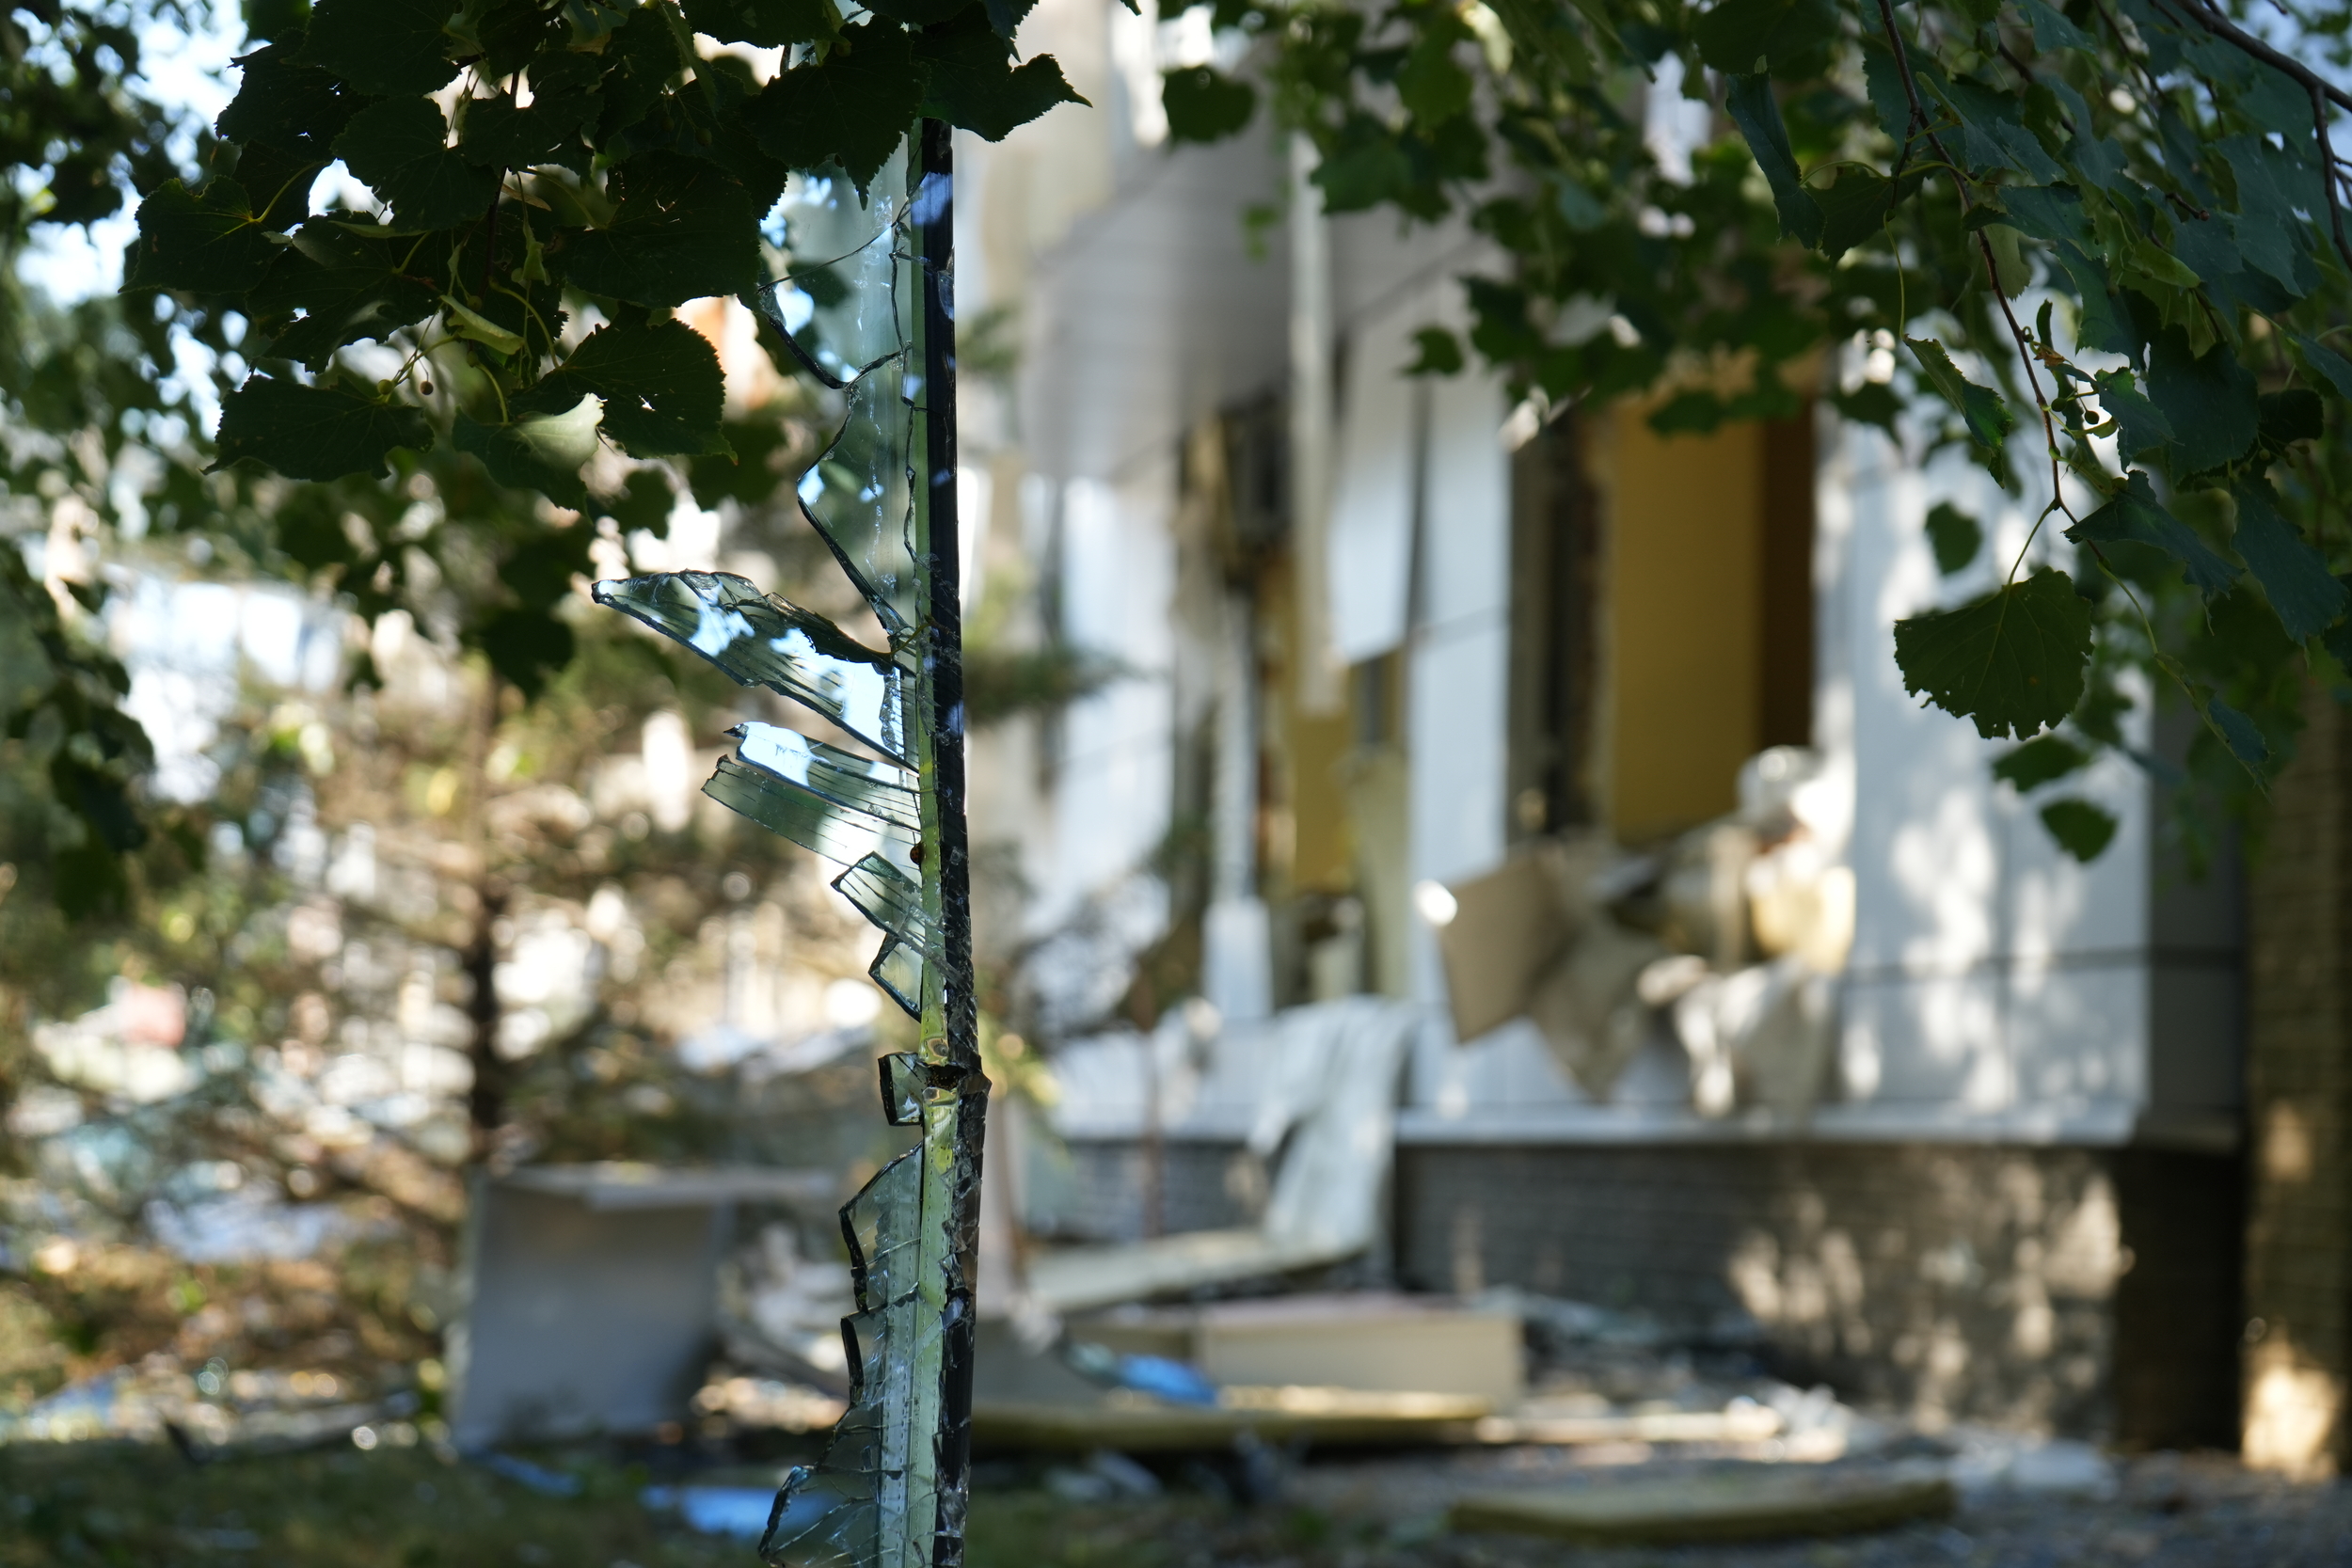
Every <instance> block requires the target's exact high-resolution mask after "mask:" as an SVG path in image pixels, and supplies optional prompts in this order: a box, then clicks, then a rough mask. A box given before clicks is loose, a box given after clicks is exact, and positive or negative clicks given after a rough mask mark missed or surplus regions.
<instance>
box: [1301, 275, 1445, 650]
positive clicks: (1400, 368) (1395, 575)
mask: <svg viewBox="0 0 2352 1568" xmlns="http://www.w3.org/2000/svg"><path fill="white" fill-rule="evenodd" d="M1428 314H1429V313H1428V309H1427V306H1426V302H1425V301H1424V300H1422V298H1420V297H1419V296H1415V297H1412V298H1408V299H1407V300H1406V302H1405V303H1404V304H1402V305H1398V306H1395V307H1392V308H1391V309H1389V310H1387V311H1385V312H1384V313H1382V314H1380V315H1377V316H1374V317H1371V318H1369V319H1368V320H1366V321H1365V322H1364V323H1363V324H1362V325H1360V326H1359V327H1358V328H1357V330H1356V332H1355V335H1354V338H1355V341H1354V342H1353V343H1352V344H1351V345H1350V351H1349V354H1348V359H1347V396H1346V401H1345V403H1344V404H1343V408H1342V412H1341V415H1340V439H1339V473H1338V474H1337V475H1336V476H1335V480H1336V483H1334V484H1333V487H1332V496H1331V526H1330V531H1329V534H1328V541H1329V542H1328V545H1327V554H1326V556H1325V560H1326V562H1327V571H1328V577H1327V579H1326V580H1327V583H1328V585H1329V590H1330V596H1331V646H1332V650H1333V652H1334V653H1336V654H1337V655H1338V657H1339V659H1340V661H1341V662H1342V663H1344V664H1355V663H1358V662H1359V661H1361V660H1363V659H1367V658H1374V657H1378V656H1379V655H1381V654H1385V653H1387V652H1388V651H1389V650H1390V649H1391V648H1394V647H1396V646H1397V645H1398V644H1400V643H1402V642H1403V641H1405V622H1406V613H1407V611H1408V609H1409V606H1410V602H1411V596H1412V584H1413V500H1414V497H1413V481H1414V471H1413V470H1414V467H1415V457H1416V452H1415V450H1414V449H1415V446H1416V444H1417V441H1418V436H1419V432H1418V431H1417V429H1416V428H1415V427H1416V424H1417V422H1418V421H1416V420H1415V419H1414V416H1413V407H1414V403H1415V401H1416V399H1417V397H1418V395H1419V392H1420V386H1419V384H1418V383H1417V382H1415V381H1412V380H1409V379H1407V378H1406V375H1405V374H1404V373H1403V372H1404V369H1405V367H1406V365H1408V364H1410V363H1412V360H1413V341H1412V340H1413V333H1414V332H1415V331H1416V330H1418V329H1419V328H1420V327H1422V326H1424V325H1427V324H1428Z"/></svg>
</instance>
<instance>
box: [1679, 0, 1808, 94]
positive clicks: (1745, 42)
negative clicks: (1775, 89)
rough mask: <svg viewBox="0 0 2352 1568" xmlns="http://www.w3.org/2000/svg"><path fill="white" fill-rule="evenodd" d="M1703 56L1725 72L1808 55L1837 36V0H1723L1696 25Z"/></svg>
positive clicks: (1775, 65)
mask: <svg viewBox="0 0 2352 1568" xmlns="http://www.w3.org/2000/svg"><path fill="white" fill-rule="evenodd" d="M1691 37H1692V40H1695V41H1696V42H1697V44H1698V46H1699V58H1700V59H1702V60H1704V61H1706V62H1707V64H1708V66H1709V67H1711V68H1713V69H1714V70H1716V71H1722V72H1723V73H1724V75H1726V76H1746V75H1750V74H1754V73H1756V71H1757V65H1756V62H1757V61H1759V60H1761V61H1762V62H1763V69H1764V70H1766V71H1777V70H1779V69H1780V68H1781V67H1782V66H1784V65H1788V64H1789V63H1791V62H1793V61H1796V60H1799V59H1802V58H1804V56H1806V55H1812V54H1815V53H1817V52H1818V51H1820V50H1821V49H1822V48H1824V47H1826V46H1827V45H1828V44H1829V43H1831V42H1832V41H1833V40H1836V37H1837V7H1836V4H1835V3H1834V0H1721V3H1720V4H1718V5H1717V6H1715V7H1714V8H1712V9H1710V10H1708V12H1707V14H1706V15H1704V16H1702V17H1700V18H1699V19H1698V20H1697V21H1696V22H1694V23H1692V24H1691Z"/></svg>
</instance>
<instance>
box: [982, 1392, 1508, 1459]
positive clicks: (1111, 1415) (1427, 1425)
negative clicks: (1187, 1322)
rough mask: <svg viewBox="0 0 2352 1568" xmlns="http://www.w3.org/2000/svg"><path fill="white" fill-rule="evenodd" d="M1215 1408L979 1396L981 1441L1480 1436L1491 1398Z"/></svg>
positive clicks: (1120, 1445)
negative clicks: (1252, 1435)
mask: <svg viewBox="0 0 2352 1568" xmlns="http://www.w3.org/2000/svg"><path fill="white" fill-rule="evenodd" d="M1225 1400H1226V1402H1224V1403H1221V1404H1216V1405H1177V1404H1158V1403H1154V1402H1150V1401H1147V1400H1144V1399H1141V1398H1139V1397H1136V1396H1128V1397H1127V1398H1124V1399H1122V1398H1120V1397H1119V1396H1117V1395H1114V1396H1112V1397H1111V1398H1110V1399H1109V1400H1106V1401H1105V1402H1103V1403H1101V1404H1085V1405H1081V1404H1041V1403H1040V1404H1031V1403H1023V1402H1012V1401H995V1400H991V1401H987V1402H975V1403H974V1404H973V1407H972V1441H973V1444H974V1446H975V1447H977V1448H980V1449H993V1450H996V1451H1003V1450H1007V1449H1053V1450H1060V1451H1067V1452H1075V1453H1083V1452H1086V1451H1089V1450H1090V1449H1118V1450H1119V1451H1120V1452H1121V1453H1182V1452H1186V1451H1203V1450H1208V1449H1224V1448H1231V1447H1232V1444H1233V1441H1234V1439H1236V1438H1238V1437H1240V1436H1241V1435H1242V1434H1243V1433H1255V1434H1256V1435H1258V1436H1259V1437H1262V1438H1264V1439H1266V1440H1267V1441H1269V1442H1278V1443H1287V1442H1291V1441H1294V1440H1297V1439H1304V1440H1305V1441H1307V1442H1310V1443H1331V1444H1342V1445H1346V1446H1351V1447H1353V1446H1358V1445H1362V1446H1380V1445H1397V1446H1406V1447H1411V1446H1418V1445H1422V1444H1431V1443H1470V1442H1475V1441H1477V1437H1476V1433H1477V1427H1478V1422H1479V1419H1480V1418H1482V1417H1484V1416H1486V1414H1487V1413H1488V1412H1489V1411H1490V1410H1491V1409H1492V1406H1491V1405H1489V1404H1488V1403H1487V1402H1486V1401H1485V1400H1478V1399H1465V1398H1461V1397H1459V1396H1454V1395H1445V1394H1377V1393H1363V1392H1359V1391H1358V1390H1354V1389H1343V1388H1268V1389H1240V1388H1229V1389H1226V1390H1225Z"/></svg>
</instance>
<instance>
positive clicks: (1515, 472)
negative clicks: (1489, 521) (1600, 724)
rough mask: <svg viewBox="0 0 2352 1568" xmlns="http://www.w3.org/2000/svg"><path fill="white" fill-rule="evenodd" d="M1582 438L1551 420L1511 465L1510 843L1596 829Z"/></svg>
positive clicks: (1592, 503)
mask: <svg viewBox="0 0 2352 1568" xmlns="http://www.w3.org/2000/svg"><path fill="white" fill-rule="evenodd" d="M1583 444H1584V438H1583V430H1582V426H1581V421H1580V420H1578V418H1577V416H1576V415H1575V414H1573V413H1569V414H1564V415H1562V416H1560V417H1559V418H1558V419H1556V420H1552V421H1551V422H1550V423H1549V424H1548V425H1546V426H1545V427H1544V428H1543V429H1542V430H1540V431H1538V432H1537V433H1536V435H1535V436H1534V437H1533V438H1532V439H1531V440H1529V441H1528V442H1527V444H1526V445H1524V446H1522V447H1520V448H1519V450H1518V451H1517V452H1516V453H1514V454H1513V455H1512V459H1511V692H1510V705H1511V706H1510V723H1511V728H1510V759H1509V771H1510V786H1511V811H1510V824H1511V836H1512V838H1513V839H1514V840H1518V839H1523V838H1531V837H1534V836H1535V835H1537V834H1541V833H1548V832H1557V831H1559V830H1561V829H1563V828H1575V827H1583V826H1585V825H1588V824H1589V823H1591V822H1592V820H1593V793H1592V778H1591V765H1592V750H1593V739H1594V736H1593V727H1594V722H1595V715H1594V700H1595V695H1596V693H1595V689H1594V672H1595V657H1596V648H1595V640H1596V633H1597V625H1596V610H1597V594H1598V591H1599V587H1598V585H1599V567H1600V561H1599V544H1600V521H1599V514H1598V503H1597V499H1596V497H1595V495H1594V493H1593V488H1592V485H1591V483H1590V482H1589V481H1588V480H1587V479H1586V478H1585V472H1584V458H1583Z"/></svg>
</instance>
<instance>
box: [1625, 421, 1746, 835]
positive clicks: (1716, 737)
mask: <svg viewBox="0 0 2352 1568" xmlns="http://www.w3.org/2000/svg"><path fill="white" fill-rule="evenodd" d="M1644 413H1645V410H1639V409H1633V408H1620V409H1619V410H1617V411H1616V413H1615V415H1614V417H1613V419H1612V420H1611V430H1610V432H1609V435H1608V436H1605V437H1604V438H1603V439H1602V440H1601V441H1599V442H1597V443H1596V446H1597V448H1598V449H1599V450H1597V451H1595V452H1594V454H1593V455H1594V457H1595V459H1596V460H1597V461H1596V463H1595V467H1596V468H1597V470H1598V471H1597V474H1596V478H1597V481H1598V482H1599V488H1600V491H1601V494H1602V504H1603V506H1604V508H1605V513H1606V517H1607V529H1608V542H1607V546H1606V548H1607V552H1608V553H1607V567H1606V581H1607V585H1608V586H1607V593H1606V597H1607V604H1608V608H1607V610H1606V612H1605V614H1606V629H1605V632H1604V638H1603V649H1604V657H1603V674H1602V680H1603V683H1604V686H1605V689H1606V697H1605V704H1606V706H1605V709H1604V713H1603V717H1602V725H1603V732H1604V733H1603V737H1602V743H1601V748H1600V750H1601V753H1602V755H1601V766H1600V773H1601V776H1602V777H1603V778H1604V779H1605V780H1606V781H1607V783H1606V791H1605V802H1606V803H1605V810H1606V813H1607V816H1608V820H1609V823H1610V826H1611V827H1612V828H1613V830H1614V831H1615V832H1616V835H1617V836H1618V837H1619V838H1620V839H1622V840H1625V841H1627V842H1634V843H1638V842H1640V841H1642V840H1645V839H1649V838H1654V837H1657V836H1660V835H1661V834H1665V833H1670V832H1675V831H1677V830H1678V829H1682V828H1687V827H1689V826H1691V825H1692V824H1693V823H1697V822H1702V821H1705V820H1706V819H1707V818H1708V817H1711V816H1720V815H1722V814H1723V813H1724V812H1727V811H1729V810H1731V809H1732V806H1733V805H1734V804H1735V803H1736V794H1735V781H1736V778H1737V775H1738V772H1739V768H1740V764H1741V763H1742V762H1744V761H1746V760H1747V759H1748V757H1749V756H1751V755H1753V754H1754V753H1755V752H1756V751H1758V750H1759V749H1760V744H1761V741H1760V734H1759V730H1758V722H1759V709H1760V705H1761V703H1760V699H1761V696H1762V672H1761V670H1760V669H1759V668H1758V659H1757V653H1758V649H1759V647H1760V646H1761V642H1762V632H1763V627H1762V624H1761V611H1762V592H1761V590H1762V580H1761V579H1762V573H1763V566H1764V560H1763V557H1764V503H1765V496H1764V474H1765V451H1764V443H1765V440H1766V431H1765V427H1763V426H1761V425H1757V424H1755V423H1740V424H1735V425H1727V426H1725V427H1724V428H1723V429H1721V430H1719V431H1717V432H1715V433H1714V434H1712V435H1708V436H1660V435H1658V434H1657V433H1655V432H1654V431H1652V430H1651V429H1650V428H1649V424H1648V421H1647V420H1646V419H1645V418H1644Z"/></svg>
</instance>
